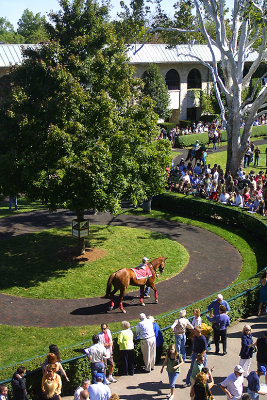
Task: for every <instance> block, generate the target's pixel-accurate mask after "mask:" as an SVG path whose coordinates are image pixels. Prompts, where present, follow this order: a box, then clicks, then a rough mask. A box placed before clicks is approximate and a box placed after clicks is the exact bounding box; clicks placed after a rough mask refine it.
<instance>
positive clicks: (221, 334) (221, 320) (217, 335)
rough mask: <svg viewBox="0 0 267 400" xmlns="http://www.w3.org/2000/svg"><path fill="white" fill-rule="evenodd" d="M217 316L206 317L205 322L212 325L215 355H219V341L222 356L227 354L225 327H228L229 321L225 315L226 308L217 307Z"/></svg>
mask: <svg viewBox="0 0 267 400" xmlns="http://www.w3.org/2000/svg"><path fill="white" fill-rule="evenodd" d="M219 313H220V314H219V315H213V316H209V315H208V314H207V315H206V317H207V320H208V321H210V322H212V323H213V326H214V328H213V331H214V342H215V354H219V343H220V339H221V341H222V345H223V355H225V354H227V351H226V334H227V327H228V326H230V320H229V317H228V315H227V314H226V307H225V306H222V305H221V306H220V307H219Z"/></svg>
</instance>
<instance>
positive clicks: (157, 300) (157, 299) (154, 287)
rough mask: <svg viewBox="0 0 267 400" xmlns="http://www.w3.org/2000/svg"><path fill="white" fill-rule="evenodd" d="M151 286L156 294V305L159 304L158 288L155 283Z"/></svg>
mask: <svg viewBox="0 0 267 400" xmlns="http://www.w3.org/2000/svg"><path fill="white" fill-rule="evenodd" d="M150 286H151V288H152V289H153V290H154V293H155V303H158V302H159V298H158V292H157V288H156V286H155V284H154V283H151V284H150Z"/></svg>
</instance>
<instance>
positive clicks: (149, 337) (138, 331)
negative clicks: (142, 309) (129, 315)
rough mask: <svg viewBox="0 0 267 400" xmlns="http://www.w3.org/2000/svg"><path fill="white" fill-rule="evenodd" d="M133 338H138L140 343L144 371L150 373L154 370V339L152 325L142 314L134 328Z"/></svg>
mask: <svg viewBox="0 0 267 400" xmlns="http://www.w3.org/2000/svg"><path fill="white" fill-rule="evenodd" d="M135 337H139V339H140V341H141V351H142V354H143V359H144V363H145V370H146V372H150V371H151V370H152V369H154V366H155V361H156V338H155V333H154V329H153V323H152V322H151V321H150V320H149V319H147V317H146V315H145V314H144V313H141V314H140V322H139V323H138V324H137V326H136V328H135Z"/></svg>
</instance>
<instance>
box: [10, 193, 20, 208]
mask: <svg viewBox="0 0 267 400" xmlns="http://www.w3.org/2000/svg"><path fill="white" fill-rule="evenodd" d="M12 204H14V209H15V210H16V211H17V209H18V199H17V196H16V195H12V196H9V207H8V208H9V211H12Z"/></svg>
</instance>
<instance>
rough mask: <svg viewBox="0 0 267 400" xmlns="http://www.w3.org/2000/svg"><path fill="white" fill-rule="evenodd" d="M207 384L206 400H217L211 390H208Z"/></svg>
mask: <svg viewBox="0 0 267 400" xmlns="http://www.w3.org/2000/svg"><path fill="white" fill-rule="evenodd" d="M206 386H207V384H206V385H204V389H205V396H206V400H215V399H214V397H213V395H212V394H211V392H210V390H209V389H208V390H207V387H206Z"/></svg>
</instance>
